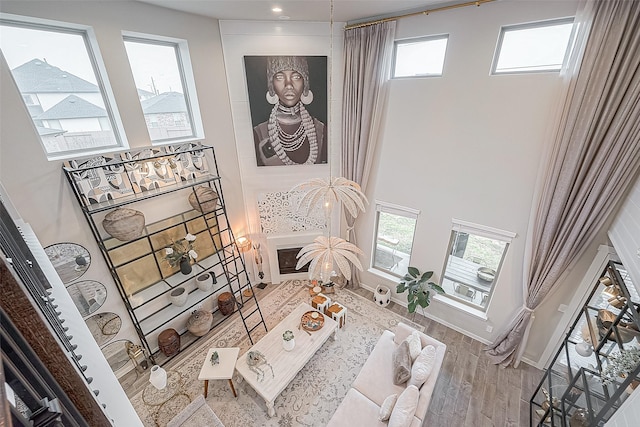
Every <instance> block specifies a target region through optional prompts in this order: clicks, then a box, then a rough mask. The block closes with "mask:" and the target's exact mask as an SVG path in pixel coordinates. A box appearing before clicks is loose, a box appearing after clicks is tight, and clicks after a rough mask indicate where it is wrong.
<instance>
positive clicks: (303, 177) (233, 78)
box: [220, 21, 343, 281]
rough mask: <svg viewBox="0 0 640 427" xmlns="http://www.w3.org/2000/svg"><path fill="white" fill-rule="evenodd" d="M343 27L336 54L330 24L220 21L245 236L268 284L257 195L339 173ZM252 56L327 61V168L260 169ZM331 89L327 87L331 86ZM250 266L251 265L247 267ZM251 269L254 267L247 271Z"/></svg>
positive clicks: (338, 34) (335, 39)
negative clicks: (249, 68)
mask: <svg viewBox="0 0 640 427" xmlns="http://www.w3.org/2000/svg"><path fill="white" fill-rule="evenodd" d="M342 27H343V24H341V23H335V24H334V28H335V29H336V30H334V34H333V51H332V49H331V31H330V24H329V23H327V22H266V21H265V22H256V21H220V32H221V36H222V45H223V51H224V61H225V67H226V70H227V81H228V85H229V96H230V98H231V110H232V114H233V126H234V130H235V136H236V144H237V147H236V148H237V153H238V162H239V166H240V174H241V176H242V187H243V191H244V203H245V207H246V215H247V229H246V230H245V233H246V234H249V235H251V238H252V239H253V240H254V241H259V242H261V243H262V247H263V248H264V249H263V251H262V255H263V258H264V262H263V266H264V270H265V280H267V281H269V280H270V277H271V276H270V270H269V268H268V265H269V258H268V251H267V245H268V243H267V240H266V238H265V236H262V235H261V234H260V231H261V228H260V218H259V214H258V205H257V200H258V195H259V194H261V193H267V192H277V191H288V190H290V189H291V188H292V187H293V186H295V185H296V184H299V183H301V182H304V181H307V180H308V179H310V178H328V177H329V174H330V173H332V174H333V176H337V175H336V174H339V173H340V167H339V159H340V147H339V140H340V124H341V111H342V108H341V96H342V89H341V87H342V85H341V81H342V31H341V28H342ZM249 55H258V56H270V55H296V56H327V57H328V58H327V60H328V67H330V68H331V69H332V75H331V76H330V77H329V76H328V77H327V79H328V80H329V81H330V82H331V83H332V84H331V88H330V89H329V94H328V97H330V98H331V99H330V100H329V102H330V106H328V108H329V114H330V120H329V123H328V124H327V125H328V132H329V134H328V137H329V139H328V141H329V148H328V156H329V157H328V158H329V163H328V164H326V165H296V166H272V167H259V166H256V156H255V151H254V140H253V125H252V123H251V114H250V108H249V95H248V91H247V82H246V75H245V67H244V57H245V56H249ZM328 83H329V82H328ZM249 264H250V265H252V264H253V263H249ZM248 269H249V270H250V269H251V266H249V267H248Z"/></svg>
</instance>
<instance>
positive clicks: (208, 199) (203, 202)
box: [189, 186, 218, 213]
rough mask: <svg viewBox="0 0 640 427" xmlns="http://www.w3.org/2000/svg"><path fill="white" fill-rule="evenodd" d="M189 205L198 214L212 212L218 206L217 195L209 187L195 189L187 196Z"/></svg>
mask: <svg viewBox="0 0 640 427" xmlns="http://www.w3.org/2000/svg"><path fill="white" fill-rule="evenodd" d="M198 202H200V203H198ZM189 204H190V205H191V207H192V208H193V209H195V210H197V211H198V212H202V213H209V212H213V211H214V210H216V207H217V206H218V193H216V191H215V190H214V189H213V188H211V187H206V186H200V187H196V188H195V189H194V191H192V192H191V194H190V195H189Z"/></svg>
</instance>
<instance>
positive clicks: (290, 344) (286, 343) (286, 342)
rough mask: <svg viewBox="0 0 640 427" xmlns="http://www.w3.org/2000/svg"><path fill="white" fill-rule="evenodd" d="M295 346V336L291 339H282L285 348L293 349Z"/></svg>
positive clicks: (287, 349) (286, 349)
mask: <svg viewBox="0 0 640 427" xmlns="http://www.w3.org/2000/svg"><path fill="white" fill-rule="evenodd" d="M295 346H296V341H295V339H294V338H291V339H290V340H282V348H284V349H285V351H291V350H293V348H294V347H295Z"/></svg>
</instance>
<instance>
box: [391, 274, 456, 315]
mask: <svg viewBox="0 0 640 427" xmlns="http://www.w3.org/2000/svg"><path fill="white" fill-rule="evenodd" d="M431 277H433V271H425V272H424V273H420V270H418V269H417V268H416V267H409V268H408V269H407V274H405V276H404V277H403V278H402V281H401V282H400V283H399V284H398V286H397V287H396V292H397V293H399V294H401V293H403V292H405V291H406V292H407V309H408V310H409V313H414V312H415V311H416V308H418V306H420V307H422V308H426V307H428V306H429V304H431V290H433V291H435V292H436V293H439V294H444V293H445V291H444V289H442V288H441V287H440V286H439V285H437V284H436V283H434V282H430V281H429V279H431Z"/></svg>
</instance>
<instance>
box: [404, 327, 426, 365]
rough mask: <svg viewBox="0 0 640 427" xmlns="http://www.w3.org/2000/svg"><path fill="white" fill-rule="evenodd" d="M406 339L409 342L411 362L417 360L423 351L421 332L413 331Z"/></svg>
mask: <svg viewBox="0 0 640 427" xmlns="http://www.w3.org/2000/svg"><path fill="white" fill-rule="evenodd" d="M405 341H406V342H407V343H408V344H409V354H411V362H412V363H413V362H415V361H416V359H417V358H418V355H419V354H420V351H422V343H421V342H420V333H419V332H418V331H413V332H412V333H411V335H409V336H408V337H407V338H406V339H405Z"/></svg>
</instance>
